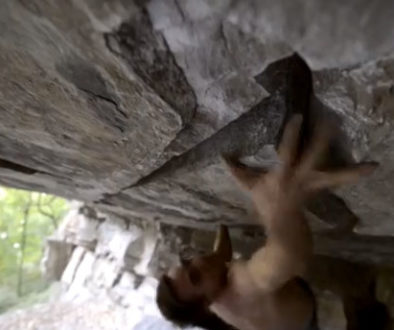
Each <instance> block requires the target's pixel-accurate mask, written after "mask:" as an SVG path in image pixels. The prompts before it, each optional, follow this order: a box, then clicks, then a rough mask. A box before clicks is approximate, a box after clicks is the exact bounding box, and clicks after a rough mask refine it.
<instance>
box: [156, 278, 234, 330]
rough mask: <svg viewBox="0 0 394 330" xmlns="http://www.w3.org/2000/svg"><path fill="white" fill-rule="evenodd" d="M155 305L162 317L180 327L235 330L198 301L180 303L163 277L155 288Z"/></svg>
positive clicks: (166, 279)
mask: <svg viewBox="0 0 394 330" xmlns="http://www.w3.org/2000/svg"><path fill="white" fill-rule="evenodd" d="M156 303H157V306H158V307H159V309H160V311H161V313H162V314H163V316H164V317H165V318H166V319H168V320H169V321H171V322H173V323H175V324H176V325H178V326H180V327H186V326H194V327H200V328H203V329H207V330H236V329H235V328H234V327H232V326H230V325H228V324H227V323H225V322H224V321H223V320H222V319H220V318H219V317H218V316H217V315H216V314H214V313H213V312H211V311H210V310H209V309H208V308H207V307H206V306H205V302H204V301H203V300H202V299H200V300H195V301H190V302H189V301H188V302H185V301H181V300H180V299H179V298H178V297H177V295H176V293H175V291H174V289H173V287H172V285H171V279H170V278H168V277H167V276H163V277H162V278H161V279H160V282H159V286H158V288H157V296H156Z"/></svg>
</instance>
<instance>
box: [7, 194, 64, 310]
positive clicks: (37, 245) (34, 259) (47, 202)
mask: <svg viewBox="0 0 394 330" xmlns="http://www.w3.org/2000/svg"><path fill="white" fill-rule="evenodd" d="M67 210H68V203H67V201H66V200H64V199H62V198H59V197H56V196H52V195H48V194H44V193H38V192H31V191H24V190H18V189H12V188H4V187H0V292H1V291H2V292H3V294H4V292H8V293H9V294H14V295H15V296H23V295H27V294H30V293H32V292H38V291H41V290H42V289H44V287H45V283H44V281H43V279H42V277H41V273H40V260H41V257H42V253H43V250H44V245H45V238H46V237H48V236H49V235H51V234H52V233H53V231H54V230H55V229H56V227H57V225H58V223H59V222H60V220H61V219H62V217H63V216H64V214H65V213H66V211H67ZM3 298H4V297H3ZM1 300H2V299H1V298H0V311H1V307H2V306H1V304H2V303H1Z"/></svg>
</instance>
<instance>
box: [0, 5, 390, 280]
mask: <svg viewBox="0 0 394 330" xmlns="http://www.w3.org/2000/svg"><path fill="white" fill-rule="evenodd" d="M393 14H394V3H393V2H392V1H388V0H387V1H386V0H382V1H375V2H370V1H367V0H351V1H347V2H346V3H343V2H339V1H336V0H335V1H329V2H328V1H325V0H317V1H313V2H311V1H301V0H296V1H293V0H291V1H290V0H281V1H257V0H247V1H227V0H226V1H206V0H199V1H194V0H193V1H191V0H168V1H159V0H152V1H124V0H113V1H107V0H96V1H91V0H88V1H72V2H64V1H57V2H43V1H35V0H32V1H26V0H19V1H3V2H1V3H0V62H1V64H2V65H0V183H2V184H5V185H10V186H13V187H18V188H27V189H32V190H39V191H45V192H49V193H54V194H58V195H62V196H65V197H68V198H74V199H78V200H81V201H84V202H88V203H90V204H92V205H94V206H95V207H97V208H99V209H100V210H103V211H105V212H107V213H108V214H110V215H111V220H109V221H104V222H102V221H101V220H99V219H96V220H97V221H93V222H86V223H84V224H83V225H82V227H83V228H78V229H77V231H78V232H79V234H78V235H79V236H78V235H76V234H75V235H76V236H74V239H73V240H70V242H71V243H72V244H77V245H80V244H81V242H82V241H84V242H85V243H84V244H85V245H84V246H86V247H87V248H88V250H90V252H89V253H87V252H86V253H85V256H84V257H83V259H82V261H81V262H82V264H84V265H86V268H89V267H90V266H92V264H93V261H92V260H93V259H96V257H100V258H101V257H102V258H107V257H108V258H110V257H111V258H115V259H116V260H122V259H123V262H124V263H126V264H130V265H133V266H132V267H131V268H133V267H134V266H136V265H138V264H139V262H140V261H141V260H139V258H138V256H137V255H136V254H137V251H150V252H149V253H153V251H154V250H155V249H156V248H157V247H156V243H157V242H153V241H152V240H149V242H147V241H145V239H144V238H143V237H142V236H139V237H138V238H137V236H138V235H137V234H133V233H132V231H131V230H129V223H130V222H139V223H146V222H147V221H149V220H151V221H152V222H155V223H159V222H160V223H170V224H176V225H183V226H186V227H193V228H198V229H200V230H201V229H212V228H213V227H215V226H216V224H217V223H219V222H220V223H227V224H230V225H231V226H233V227H244V228H250V225H251V224H253V223H254V222H253V214H252V213H251V212H250V204H249V203H250V202H249V200H248V199H247V197H246V196H244V195H243V193H241V192H240V191H239V190H238V188H237V187H236V185H235V183H234V182H233V181H232V179H231V178H230V177H229V174H228V172H227V170H226V169H225V166H224V164H223V163H222V162H221V160H220V154H221V153H228V154H237V155H239V156H241V157H247V158H245V159H246V161H251V162H256V160H257V161H258V163H259V164H262V163H266V164H272V162H274V161H275V159H274V158H275V155H274V153H271V154H267V153H266V150H267V148H268V149H271V151H272V150H273V149H274V147H275V146H276V145H277V143H278V140H279V139H280V136H281V132H282V129H283V125H284V123H285V121H286V120H287V118H288V117H289V116H290V115H291V114H292V113H295V112H301V113H303V114H304V115H305V117H308V119H311V121H312V122H313V120H314V119H315V117H319V116H321V115H323V114H325V115H328V116H331V117H335V118H336V120H338V121H339V124H338V126H340V127H341V128H342V132H341V134H340V135H338V137H337V139H336V140H337V142H338V144H339V147H341V149H343V151H344V155H345V156H346V157H345V158H346V160H347V161H355V160H357V161H358V160H362V159H373V160H377V161H379V162H380V163H381V167H380V169H379V170H378V171H377V172H376V173H375V174H374V176H372V177H371V178H369V179H366V180H365V181H364V182H363V183H362V184H359V185H357V186H355V187H354V188H349V189H346V190H341V191H339V192H338V194H337V195H335V194H333V193H326V194H324V195H321V196H319V198H318V199H317V200H316V201H314V203H312V204H311V205H310V206H309V209H308V210H309V212H310V213H311V215H312V220H311V222H312V224H313V226H314V228H317V229H316V231H318V230H321V229H322V227H325V228H326V229H327V228H329V229H337V230H338V232H341V235H342V234H343V233H344V232H346V234H347V235H348V236H346V237H345V236H341V235H339V234H338V236H335V237H333V236H328V235H327V236H324V235H323V236H322V237H323V238H322V239H321V240H319V242H318V244H317V250H318V251H320V252H321V253H324V254H328V255H341V256H344V257H346V258H350V259H354V258H356V259H357V260H359V259H360V260H368V261H369V262H375V263H381V262H387V263H392V257H391V256H390V253H391V251H392V250H391V249H392V243H391V237H390V236H393V235H394V227H393V224H392V221H391V218H392V215H393V214H394V209H393V205H394V203H392V199H393V196H392V189H391V187H392V185H393V183H394V182H393V179H392V177H393V176H392V175H391V172H392V165H391V164H392V162H393V159H392V158H393V153H392V151H391V150H392V148H391V145H392V142H393V141H392V140H393V136H392V133H391V132H392V115H391V114H392V110H391V109H392V105H393V78H394V77H393V74H394V69H393V68H394V62H393V55H392V54H393V51H394V42H393V40H394V38H393V34H394V24H392V23H391V18H392V17H393V16H394V15H393ZM294 51H297V52H298V54H299V57H297V56H290V55H291V54H293V52H294ZM302 59H304V60H305V61H306V63H308V64H309V66H310V67H311V68H312V70H313V72H312V73H311V72H310V70H309V69H308V68H307V66H306V65H305V63H304V62H303V61H302ZM312 83H313V87H314V90H315V95H314V96H313V95H311V93H312ZM309 117H310V118H309ZM305 127H306V128H308V125H305ZM259 154H260V156H261V155H263V157H262V158H261V157H260V158H259V157H256V155H257V156H259ZM115 219H116V220H115ZM113 221H115V222H116V224H115V223H112V224H111V222H113ZM141 228H143V227H142V226H141ZM82 229H83V230H82ZM81 230H82V231H81ZM122 235H123V236H122ZM370 235H375V236H377V240H375V238H373V237H371V236H370ZM382 236H389V237H382ZM317 237H319V236H317ZM95 240H97V241H98V243H97V246H96V243H95ZM118 240H119V242H122V243H119V245H118V243H115V241H116V242H118ZM189 242H190V240H189ZM386 243H387V244H389V246H388V247H387V249H386V248H385V247H384V244H386ZM133 244H134V245H133ZM185 245H186V243H185ZM338 247H341V249H338ZM130 250H132V252H130ZM93 251H94V253H95V254H96V255H94V257H93V254H92V253H93ZM360 251H361V252H360ZM146 253H147V254H149V253H148V252H146ZM125 256H127V257H125ZM89 258H90V259H89ZM127 258H129V259H127ZM171 258H172V257H168V259H171ZM85 259H86V260H85ZM125 260H127V262H126V261H125ZM89 265H90V266H89ZM139 265H140V267H141V269H140V270H141V271H142V272H145V271H148V268H149V267H150V265H146V264H139ZM84 267H85V266H84ZM74 268H75V267H74ZM77 268H78V267H77ZM78 269H79V268H78ZM66 270H67V269H66ZM74 270H75V269H74ZM66 273H67V272H66ZM68 273H72V274H74V273H75V271H69V272H68ZM70 276H71V275H70ZM70 276H68V277H70ZM72 276H73V275H72ZM72 276H71V277H72Z"/></svg>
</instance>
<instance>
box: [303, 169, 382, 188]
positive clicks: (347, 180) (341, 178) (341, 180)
mask: <svg viewBox="0 0 394 330" xmlns="http://www.w3.org/2000/svg"><path fill="white" fill-rule="evenodd" d="M378 165H379V164H378V163H376V162H365V163H360V164H356V165H354V166H351V167H348V168H344V169H340V170H336V171H330V172H320V171H313V172H312V173H311V175H310V178H309V180H308V183H307V185H306V189H307V190H308V191H316V190H321V189H329V188H335V187H338V186H341V185H344V184H352V183H355V182H357V181H358V180H359V179H361V178H362V177H364V176H367V175H370V174H371V173H372V172H373V171H374V170H375V169H376V168H377V167H378Z"/></svg>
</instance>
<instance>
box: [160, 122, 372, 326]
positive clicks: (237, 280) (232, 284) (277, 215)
mask: <svg viewBox="0 0 394 330" xmlns="http://www.w3.org/2000/svg"><path fill="white" fill-rule="evenodd" d="M301 123H302V117H301V116H299V115H296V116H294V117H293V118H292V119H291V120H290V122H289V124H288V125H287V126H286V128H285V131H284V134H283V137H282V141H281V143H280V145H279V148H278V156H279V160H280V164H278V165H276V166H275V167H274V168H273V169H265V170H261V169H259V170H257V169H254V168H249V167H247V166H245V165H243V164H241V163H239V162H238V161H237V160H235V159H233V158H231V157H225V161H226V162H227V164H228V166H229V169H230V171H231V173H232V175H233V176H234V177H235V178H236V179H237V181H238V183H239V184H240V185H241V187H242V188H243V189H245V190H246V191H248V192H249V193H250V195H251V198H252V200H253V202H254V206H255V208H256V211H257V214H258V215H259V216H258V221H259V223H260V224H261V225H262V226H263V227H264V229H265V232H266V235H267V239H266V243H265V245H264V246H263V247H262V248H260V249H259V250H257V251H256V252H255V253H254V254H253V256H252V257H251V258H250V259H249V260H246V261H233V260H232V248H231V242H230V238H229V235H228V231H227V228H226V227H223V226H221V228H220V230H219V233H218V237H217V240H216V244H215V248H214V250H213V252H212V253H211V254H208V255H205V256H202V257H195V258H193V259H191V260H182V264H181V266H180V267H175V268H173V269H171V270H170V271H169V272H168V273H167V274H165V275H164V276H163V277H162V278H161V280H160V283H159V286H158V291H157V303H158V306H159V308H160V310H161V312H162V314H163V315H164V316H165V317H166V318H168V319H169V320H171V321H173V322H174V323H176V324H178V325H180V326H186V325H193V326H200V327H203V328H205V329H231V326H232V327H234V328H236V329H240V330H260V329H264V330H271V329H272V330H273V329H283V330H308V329H309V330H312V329H317V328H318V326H317V320H316V306H315V299H314V295H313V293H312V291H311V290H310V288H309V286H308V284H307V283H306V281H305V280H304V276H305V272H306V270H307V267H308V264H309V260H310V259H311V257H312V236H311V232H310V228H309V226H308V223H307V221H306V219H305V216H304V214H303V207H304V205H305V202H306V201H307V200H308V199H309V198H310V197H311V196H312V195H313V194H314V193H316V192H317V191H319V190H321V189H327V188H333V187H336V186H339V185H341V184H345V183H352V182H355V181H357V180H358V179H359V178H360V177H362V176H364V175H368V174H369V173H371V172H372V171H373V170H374V169H375V168H376V166H377V164H376V163H362V164H357V165H354V166H352V167H349V168H343V169H339V170H336V171H330V172H327V171H321V170H317V169H316V164H317V162H318V160H319V159H320V157H321V155H322V153H323V152H324V151H325V149H326V147H327V145H328V135H329V134H328V131H329V130H328V129H327V128H325V127H321V128H319V131H318V134H316V135H315V137H314V141H313V143H311V144H310V145H309V146H308V147H307V148H304V151H302V152H300V151H299V148H298V147H299V135H300V133H299V132H300V127H301ZM218 324H219V325H218ZM234 328H233V329H234Z"/></svg>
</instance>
